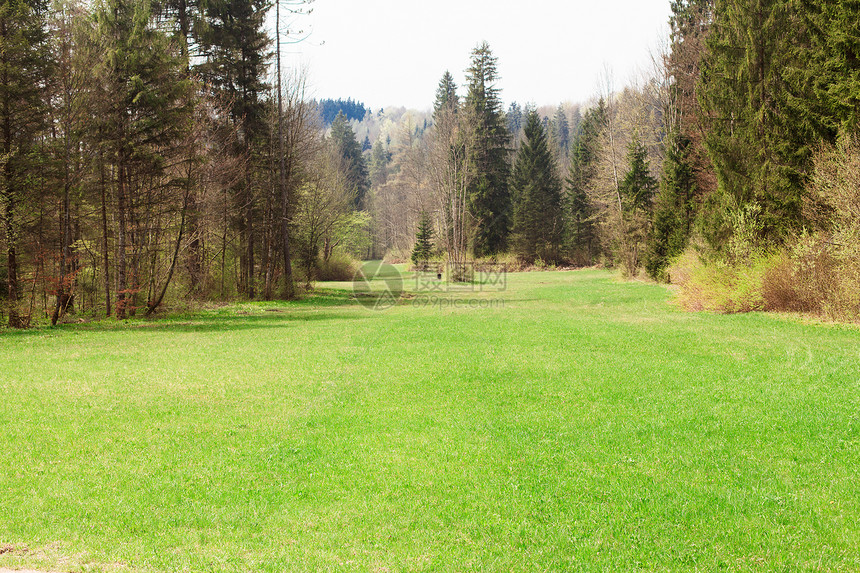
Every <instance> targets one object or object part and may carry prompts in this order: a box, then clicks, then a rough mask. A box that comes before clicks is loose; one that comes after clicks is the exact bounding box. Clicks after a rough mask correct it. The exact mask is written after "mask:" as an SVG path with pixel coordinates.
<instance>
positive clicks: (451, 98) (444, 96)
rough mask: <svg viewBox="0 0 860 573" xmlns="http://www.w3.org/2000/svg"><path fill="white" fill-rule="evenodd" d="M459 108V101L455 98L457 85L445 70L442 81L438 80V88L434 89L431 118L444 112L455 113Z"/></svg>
mask: <svg viewBox="0 0 860 573" xmlns="http://www.w3.org/2000/svg"><path fill="white" fill-rule="evenodd" d="M459 107H460V99H459V96H457V84H456V83H455V82H454V76H452V75H451V72H449V71H448V70H445V73H444V74H443V75H442V79H441V80H439V87H438V88H436V101H435V102H434V103H433V116H434V117H435V116H436V115H438V114H439V113H441V112H443V111H444V110H454V112H455V113H456V111H457V110H458V109H459Z"/></svg>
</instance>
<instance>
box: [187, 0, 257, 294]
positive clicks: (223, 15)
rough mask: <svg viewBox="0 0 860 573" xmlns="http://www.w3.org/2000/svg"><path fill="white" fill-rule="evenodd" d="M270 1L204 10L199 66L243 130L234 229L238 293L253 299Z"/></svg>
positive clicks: (219, 3) (226, 3)
mask: <svg viewBox="0 0 860 573" xmlns="http://www.w3.org/2000/svg"><path fill="white" fill-rule="evenodd" d="M268 7H269V4H268V2H267V0H211V1H210V2H207V3H206V5H205V26H203V27H202V33H201V39H200V43H201V49H202V53H203V55H204V56H205V61H204V62H203V63H202V64H201V65H199V66H198V68H197V69H198V71H199V72H200V74H201V75H202V77H203V79H204V81H205V82H206V83H207V85H208V86H209V87H210V88H211V89H213V90H214V91H216V92H217V93H219V94H220V96H221V99H222V100H223V101H225V102H229V114H230V119H231V121H232V122H233V124H234V125H235V126H236V127H237V128H238V130H239V134H240V138H239V140H238V141H237V147H236V149H235V155H236V156H237V157H240V158H242V160H243V161H244V164H245V171H244V177H243V178H242V179H241V181H239V182H237V183H236V184H235V185H234V186H233V189H232V199H233V203H234V207H235V218H234V225H235V227H236V229H237V231H238V235H239V243H240V244H239V291H240V292H242V293H244V294H245V295H246V296H248V297H250V298H253V297H254V296H255V295H256V288H255V280H256V275H255V272H254V271H255V257H254V254H255V249H256V243H257V229H256V220H257V218H258V205H257V203H258V189H259V187H260V186H262V184H263V182H262V181H260V176H261V174H263V173H265V169H263V167H262V166H263V165H264V164H265V160H264V158H263V150H264V149H265V147H266V146H267V145H268V143H269V122H268V121H267V117H268V110H267V107H266V101H265V98H266V94H267V93H268V90H269V85H268V84H267V83H266V77H267V75H268V71H269V69H268V67H269V60H270V58H271V53H270V50H269V48H270V45H271V39H270V38H269V36H268V34H267V32H266V28H265V20H266V12H267V10H268Z"/></svg>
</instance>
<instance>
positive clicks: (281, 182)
mask: <svg viewBox="0 0 860 573" xmlns="http://www.w3.org/2000/svg"><path fill="white" fill-rule="evenodd" d="M275 46H276V47H275V53H276V65H277V66H278V190H279V191H280V195H281V249H282V251H283V256H284V298H285V299H287V300H290V299H293V298H295V296H296V291H295V285H294V284H293V264H292V260H291V256H290V190H289V188H288V187H287V173H286V166H285V163H284V162H285V157H284V104H283V84H282V82H281V3H280V0H275Z"/></svg>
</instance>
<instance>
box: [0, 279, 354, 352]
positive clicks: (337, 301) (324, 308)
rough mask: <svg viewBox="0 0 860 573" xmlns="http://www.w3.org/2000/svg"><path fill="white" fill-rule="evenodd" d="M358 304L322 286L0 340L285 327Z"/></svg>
mask: <svg viewBox="0 0 860 573" xmlns="http://www.w3.org/2000/svg"><path fill="white" fill-rule="evenodd" d="M358 307H359V304H358V301H357V300H356V298H355V297H354V296H353V294H352V293H351V292H349V291H346V290H337V289H324V290H319V291H315V292H313V293H310V294H308V295H305V296H304V297H302V298H301V299H299V300H295V301H245V302H235V303H232V304H229V305H227V306H224V307H222V308H219V309H215V310H200V311H191V312H183V313H175V312H174V313H166V314H163V315H156V316H153V317H149V318H146V317H142V316H141V317H135V318H131V319H127V320H116V319H112V318H111V319H100V320H94V321H91V322H82V323H66V324H60V325H58V326H55V327H51V326H47V325H45V326H36V327H33V328H29V329H25V330H12V329H0V341H2V340H3V339H7V340H9V339H15V338H21V337H31V336H52V335H59V334H60V333H70V334H71V333H76V332H80V333H82V332H218V331H223V332H229V331H239V330H253V329H271V328H288V327H291V326H295V325H296V324H297V323H302V322H319V321H329V320H331V321H335V320H337V321H340V320H350V319H351V320H355V319H361V318H367V317H368V315H366V314H364V313H360V312H345V311H337V310H336V309H337V308H343V309H347V308H350V309H358Z"/></svg>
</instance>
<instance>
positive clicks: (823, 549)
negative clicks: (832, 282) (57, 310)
mask: <svg viewBox="0 0 860 573" xmlns="http://www.w3.org/2000/svg"><path fill="white" fill-rule="evenodd" d="M409 284H411V283H410V282H409V281H407V286H408V285H409ZM438 297H439V298H438V299H437V300H436V303H438V304H422V303H421V300H422V299H421V298H420V296H418V295H416V294H415V293H407V296H406V297H405V298H404V299H403V300H401V302H400V303H399V304H398V305H397V306H395V307H393V308H390V309H388V310H385V311H372V310H368V309H367V308H364V307H363V306H361V305H359V304H357V302H356V300H355V299H354V297H353V296H352V292H351V285H350V284H349V283H322V284H320V285H319V286H318V289H317V291H316V293H315V294H314V295H313V296H309V297H307V298H305V299H304V300H301V301H298V302H293V303H277V302H254V303H243V304H234V305H230V306H226V307H222V308H218V309H214V310H210V311H205V312H196V313H188V314H181V315H174V316H171V317H169V318H162V319H159V320H154V321H146V320H130V321H125V322H117V321H105V322H101V323H91V324H79V325H70V326H63V327H60V328H56V329H49V328H44V329H34V330H30V331H24V332H9V331H3V332H0V392H2V400H0V567H10V568H21V567H30V568H39V569H43V570H50V571H73V572H84V571H86V572H101V571H105V572H107V571H110V572H113V571H131V572H173V571H218V572H227V571H265V572H275V571H369V572H384V571H389V572H396V571H596V570H619V571H631V570H642V571H669V570H671V571H714V570H730V571H734V570H761V571H856V570H858V569H860V476H858V471H860V408H858V406H860V330H858V329H857V328H855V327H850V326H834V325H826V324H815V323H811V322H807V321H804V320H802V319H800V318H798V317H791V316H779V315H766V314H760V313H750V314H743V315H719V314H709V313H687V312H683V311H681V310H680V309H678V308H676V307H675V306H673V305H672V304H671V294H670V293H669V292H668V291H667V290H666V289H665V288H663V287H661V286H658V285H653V284H644V283H625V282H621V281H619V280H618V279H617V278H616V277H615V275H613V274H611V273H610V272H607V271H597V270H590V271H572V272H533V273H522V274H512V275H509V277H508V285H507V290H506V291H504V292H484V293H468V294H464V293H442V294H439V295H438ZM467 299H468V301H483V302H479V303H469V302H466V303H463V304H454V302H453V301H456V300H461V301H463V300H467ZM442 301H448V302H446V303H443V302H442Z"/></svg>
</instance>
